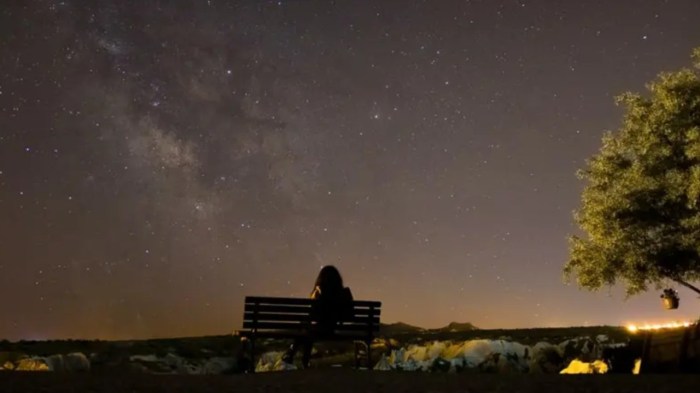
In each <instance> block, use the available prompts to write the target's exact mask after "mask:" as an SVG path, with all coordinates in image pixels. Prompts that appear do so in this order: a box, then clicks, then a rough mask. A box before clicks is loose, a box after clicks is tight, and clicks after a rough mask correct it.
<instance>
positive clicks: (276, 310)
mask: <svg viewBox="0 0 700 393" xmlns="http://www.w3.org/2000/svg"><path fill="white" fill-rule="evenodd" d="M243 312H245V313H246V314H248V313H250V314H252V313H256V312H257V313H258V314H296V315H309V313H311V307H293V306H257V307H256V306H247V305H246V306H245V308H244V310H243ZM380 313H381V310H380V309H374V310H371V311H370V310H362V309H354V310H353V315H355V316H356V317H369V316H373V317H379V314H380Z"/></svg>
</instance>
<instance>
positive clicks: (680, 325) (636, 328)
mask: <svg viewBox="0 0 700 393" xmlns="http://www.w3.org/2000/svg"><path fill="white" fill-rule="evenodd" d="M692 324H693V323H692V322H667V323H654V324H649V323H645V324H643V325H635V324H629V325H627V330H629V331H630V332H631V333H636V332H638V331H648V330H662V329H678V328H686V327H688V326H691V325H692Z"/></svg>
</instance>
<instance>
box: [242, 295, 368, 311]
mask: <svg viewBox="0 0 700 393" xmlns="http://www.w3.org/2000/svg"><path fill="white" fill-rule="evenodd" d="M313 301H314V300H313V299H309V298H287V297H262V296H246V298H245V304H253V303H258V304H274V305H311V304H312V302H313ZM353 305H354V306H355V307H374V308H379V307H381V306H382V302H378V301H373V300H354V301H353Z"/></svg>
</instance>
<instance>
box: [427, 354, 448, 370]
mask: <svg viewBox="0 0 700 393" xmlns="http://www.w3.org/2000/svg"><path fill="white" fill-rule="evenodd" d="M451 368H452V363H450V362H448V361H447V360H445V359H443V358H440V357H438V358H435V360H433V363H432V364H431V365H430V371H431V372H443V373H446V372H449V371H450V369H451Z"/></svg>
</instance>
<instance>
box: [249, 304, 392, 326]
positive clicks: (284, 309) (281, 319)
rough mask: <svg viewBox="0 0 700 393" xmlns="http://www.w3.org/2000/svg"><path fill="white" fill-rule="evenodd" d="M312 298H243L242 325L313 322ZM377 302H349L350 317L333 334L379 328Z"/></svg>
mask: <svg viewBox="0 0 700 393" xmlns="http://www.w3.org/2000/svg"><path fill="white" fill-rule="evenodd" d="M313 303H314V300H313V299H301V298H283V297H257V296H247V297H246V298H245V309H244V314H243V328H244V329H251V330H256V331H257V330H301V329H304V328H305V327H306V326H308V323H309V321H313V317H314V316H313V314H312V313H311V310H312V309H311V307H312V305H313ZM381 305H382V303H381V302H377V301H367V300H355V301H353V316H352V317H351V318H346V319H344V320H343V323H342V324H339V326H338V327H336V329H335V333H355V334H360V333H363V332H364V333H366V334H368V335H372V334H373V333H375V332H377V331H379V315H380V313H381Z"/></svg>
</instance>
